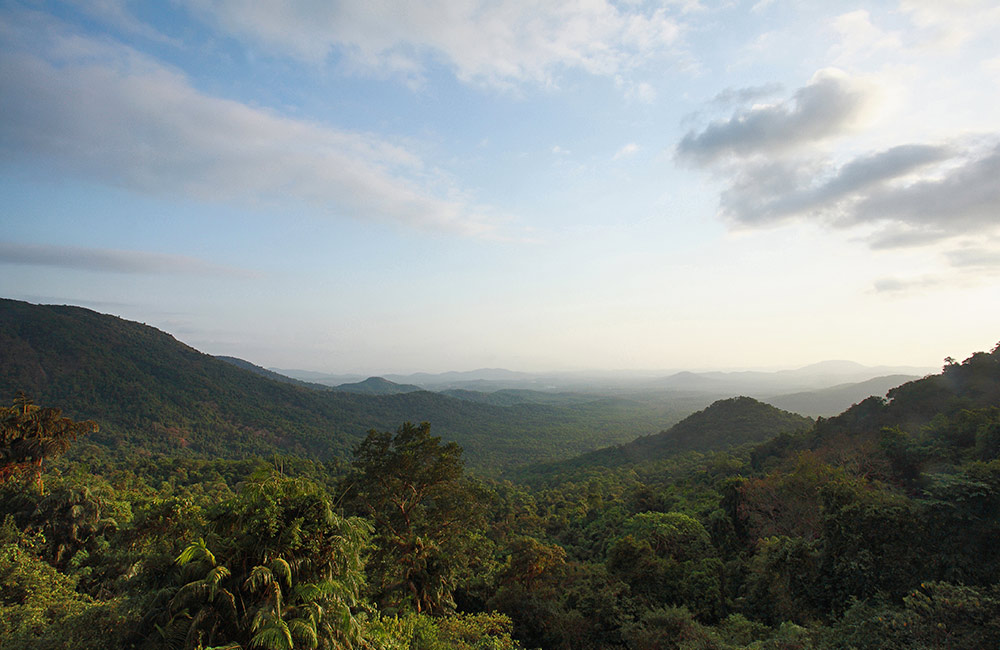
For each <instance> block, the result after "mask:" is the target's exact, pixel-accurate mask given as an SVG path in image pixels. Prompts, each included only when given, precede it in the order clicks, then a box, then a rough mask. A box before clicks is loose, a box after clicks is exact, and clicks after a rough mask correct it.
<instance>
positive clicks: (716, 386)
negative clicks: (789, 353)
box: [649, 361, 932, 406]
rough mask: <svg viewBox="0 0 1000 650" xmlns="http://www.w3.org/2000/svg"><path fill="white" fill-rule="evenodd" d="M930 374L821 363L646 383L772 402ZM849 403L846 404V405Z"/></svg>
mask: <svg viewBox="0 0 1000 650" xmlns="http://www.w3.org/2000/svg"><path fill="white" fill-rule="evenodd" d="M929 372H932V369H930V368H917V367H911V366H864V365H861V364H859V363H855V362H853V361H822V362H820V363H815V364H812V365H809V366H805V367H802V368H796V369H794V370H779V371H776V372H762V371H741V372H679V373H675V374H673V375H670V376H668V377H662V378H660V379H657V380H653V381H651V382H649V383H650V385H654V386H658V387H660V388H662V389H668V390H675V391H677V390H688V391H701V392H705V393H713V394H717V395H751V396H753V397H756V398H757V399H765V400H767V401H768V402H771V398H772V397H774V396H776V395H782V396H784V395H787V394H792V393H802V392H812V391H817V390H824V389H826V388H831V387H834V386H841V385H843V384H848V383H861V382H865V381H869V380H871V379H875V378H877V377H884V376H887V375H907V376H909V377H920V376H923V375H926V374H928V373H929ZM850 404H851V403H850V402H848V403H847V404H846V405H845V406H849V405H850Z"/></svg>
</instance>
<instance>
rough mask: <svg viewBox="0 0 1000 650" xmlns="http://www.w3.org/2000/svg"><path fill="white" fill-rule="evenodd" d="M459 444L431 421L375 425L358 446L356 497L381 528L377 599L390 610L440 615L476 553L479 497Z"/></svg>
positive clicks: (451, 604) (353, 490)
mask: <svg viewBox="0 0 1000 650" xmlns="http://www.w3.org/2000/svg"><path fill="white" fill-rule="evenodd" d="M461 454H462V449H461V447H459V446H458V445H457V444H455V443H454V442H451V443H447V444H442V443H441V439H440V438H438V437H434V436H431V435H430V425H429V424H428V423H426V422H425V423H423V424H421V425H419V426H415V425H413V424H411V423H409V422H407V423H405V424H403V426H401V427H400V428H399V429H398V430H397V431H396V433H395V434H391V433H388V432H378V431H375V430H372V431H370V432H369V433H368V437H367V438H365V440H364V441H363V442H362V443H361V444H360V445H358V447H357V449H356V450H355V458H354V469H355V473H354V474H352V476H351V477H350V482H351V483H350V487H349V488H348V489H349V490H350V491H351V495H350V496H352V497H353V499H354V500H355V501H356V503H357V505H358V507H359V509H360V510H361V511H362V512H363V513H364V514H366V515H367V516H370V517H371V518H372V520H373V521H374V522H375V527H376V550H375V552H374V553H373V555H372V560H371V564H372V569H373V572H374V573H375V574H376V576H377V582H376V584H375V587H376V589H377V597H378V599H379V602H381V603H382V604H383V605H385V606H388V607H391V608H392V609H393V610H400V609H405V608H406V607H412V608H413V609H414V610H415V611H416V612H418V613H419V612H434V613H441V612H444V611H447V610H450V609H452V608H453V607H454V601H453V598H452V594H453V592H454V590H455V588H456V586H457V581H458V580H459V578H460V577H461V575H462V572H463V571H464V570H466V569H467V568H468V566H469V565H470V563H471V562H472V561H473V560H474V559H475V557H476V555H477V550H476V548H477V544H478V541H479V540H478V539H477V537H478V536H477V535H475V533H474V531H475V530H476V529H477V528H478V527H480V526H481V525H482V514H481V512H480V506H479V495H478V494H477V491H476V489H475V487H474V485H473V484H472V483H471V482H470V481H468V480H467V479H465V478H463V475H462V474H463V469H462V460H461Z"/></svg>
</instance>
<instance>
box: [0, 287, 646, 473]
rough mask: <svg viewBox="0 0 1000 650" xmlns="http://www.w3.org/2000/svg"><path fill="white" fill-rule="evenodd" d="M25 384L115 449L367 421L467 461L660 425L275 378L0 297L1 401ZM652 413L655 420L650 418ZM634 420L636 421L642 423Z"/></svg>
mask: <svg viewBox="0 0 1000 650" xmlns="http://www.w3.org/2000/svg"><path fill="white" fill-rule="evenodd" d="M19 392H24V393H25V394H27V395H28V396H29V397H30V398H32V399H33V400H34V401H35V402H36V403H38V404H51V405H58V406H59V407H60V408H62V409H63V410H64V411H65V412H66V413H67V415H70V416H71V417H74V418H86V419H93V420H96V421H97V422H98V424H99V425H100V427H101V430H100V432H99V433H97V434H94V436H93V437H92V438H91V440H93V441H96V442H99V443H102V444H104V445H108V446H113V447H114V446H124V447H129V448H135V449H143V450H148V451H154V452H157V451H164V452H171V453H177V452H182V453H188V454H196V455H204V456H217V457H226V458H232V457H240V456H244V455H246V454H260V455H265V456H267V455H270V454H272V453H274V452H276V451H280V452H288V453H295V454H302V455H307V456H314V457H318V458H321V459H322V458H332V457H346V456H348V455H349V454H350V450H351V449H352V448H353V446H354V445H356V444H357V443H358V442H359V441H360V440H361V439H362V438H363V437H364V435H365V432H366V431H368V430H369V429H372V428H376V429H380V430H395V429H396V428H397V427H398V426H399V425H400V424H401V423H402V422H405V421H413V422H421V421H428V422H431V423H433V425H434V432H435V433H436V434H437V435H441V436H443V437H444V438H445V439H450V440H454V441H456V442H458V443H459V444H461V445H462V446H463V447H464V448H465V450H466V455H465V457H466V460H467V462H468V463H469V465H470V466H472V467H480V468H486V467H489V468H500V467H503V466H509V465H512V464H519V463H524V462H529V461H533V460H538V459H540V458H542V459H544V458H549V459H553V458H559V457H563V458H565V457H569V456H572V455H573V454H576V453H580V452H582V451H585V450H588V449H593V448H595V447H599V446H602V445H607V444H610V443H614V442H617V441H621V440H625V439H629V438H632V437H634V436H635V435H637V433H639V432H641V431H643V430H645V431H649V430H654V429H655V427H656V424H655V421H642V420H639V421H633V422H632V423H631V426H632V428H629V427H628V426H614V421H615V420H616V419H617V418H621V419H624V418H625V417H626V415H624V414H626V413H627V411H628V404H627V403H625V402H624V401H623V403H622V404H620V405H619V407H618V408H617V409H609V408H608V407H607V405H606V404H602V405H600V407H599V408H598V407H594V408H588V407H587V406H586V405H575V406H574V407H573V408H570V407H562V408H560V407H555V406H551V405H541V404H517V405H512V406H509V407H502V406H497V405H492V404H482V403H475V402H471V401H468V400H460V399H455V398H452V397H448V396H445V395H440V394H437V393H431V392H427V391H419V392H409V393H405V394H395V395H366V394H357V393H348V392H340V391H331V390H319V389H312V388H310V387H307V386H302V385H295V384H290V383H287V382H279V381H275V380H273V379H269V378H267V377H264V376H261V375H260V374H258V373H256V372H253V371H251V370H248V369H245V368H241V367H237V366H236V365H234V364H233V363H232V362H231V361H230V362H227V361H222V360H219V359H217V358H215V357H212V356H210V355H207V354H203V353H201V352H199V351H197V350H195V349H194V348H191V347H189V346H187V345H185V344H183V343H181V342H179V341H177V340H176V339H174V338H173V337H172V336H170V335H169V334H166V333H164V332H162V331H160V330H157V329H155V328H152V327H149V326H146V325H143V324H140V323H136V322H132V321H127V320H124V319H121V318H117V317H114V316H108V315H104V314H99V313H97V312H94V311H91V310H88V309H84V308H81V307H69V306H49V305H33V304H29V303H25V302H20V301H14V300H0V400H2V402H3V403H5V404H10V403H11V401H12V400H13V398H14V397H16V395H17V394H18V393H19ZM650 419H651V420H652V418H650ZM636 429H638V431H636Z"/></svg>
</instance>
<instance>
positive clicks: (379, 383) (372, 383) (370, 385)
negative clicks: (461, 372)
mask: <svg viewBox="0 0 1000 650" xmlns="http://www.w3.org/2000/svg"><path fill="white" fill-rule="evenodd" d="M334 390H339V391H344V392H346V393H364V394H366V395H398V394H400V393H414V392H416V391H420V390H423V389H422V388H421V387H420V386H415V385H413V384H397V383H396V382H394V381H389V380H388V379H385V378H383V377H369V378H368V379H365V380H363V381H358V382H352V383H347V384H340V385H339V386H336V387H334Z"/></svg>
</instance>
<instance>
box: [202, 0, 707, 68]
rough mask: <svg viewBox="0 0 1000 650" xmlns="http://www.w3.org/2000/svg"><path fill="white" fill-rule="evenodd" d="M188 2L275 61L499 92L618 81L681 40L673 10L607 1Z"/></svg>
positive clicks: (385, 0) (222, 27) (393, 0)
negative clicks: (578, 72)
mask: <svg viewBox="0 0 1000 650" xmlns="http://www.w3.org/2000/svg"><path fill="white" fill-rule="evenodd" d="M185 2H186V4H187V5H188V6H189V7H190V8H191V9H193V10H194V11H195V13H197V14H198V15H201V16H203V17H204V18H205V19H207V20H209V21H211V22H213V23H214V24H215V25H217V26H218V27H219V28H221V29H222V30H224V31H226V32H228V33H231V34H235V35H237V36H239V37H241V38H248V39H250V40H251V41H252V42H254V43H256V44H258V45H259V46H261V47H263V48H266V49H267V50H269V51H273V52H279V53H282V54H288V55H291V56H295V57H298V58H301V59H306V60H312V61H323V60H326V59H327V58H329V57H330V56H331V55H335V54H339V55H344V56H346V57H347V58H348V59H350V60H351V61H353V62H354V63H355V64H357V65H361V66H364V67H369V68H375V69H380V70H391V71H395V72H401V73H403V74H406V75H411V76H413V75H418V76H419V75H420V74H421V73H422V71H423V70H424V69H425V64H426V61H427V60H428V59H429V58H430V59H437V60H443V61H444V62H445V63H446V64H447V65H448V66H449V67H451V68H452V69H453V70H454V71H455V74H456V75H457V76H458V77H459V78H460V79H462V80H464V81H476V82H482V83H487V84H493V85H500V86H504V85H509V84H511V83H517V82H523V81H530V82H539V83H551V82H552V81H553V75H554V73H555V72H557V71H558V70H560V69H565V68H579V69H582V70H584V71H586V72H589V73H592V74H601V75H613V74H615V73H618V72H620V71H623V70H627V69H629V68H631V67H633V66H635V65H637V64H639V63H641V62H644V61H646V60H648V59H649V58H650V57H652V56H655V55H657V54H659V53H662V52H664V51H665V50H666V49H667V48H668V47H669V46H670V45H671V43H673V42H674V41H675V40H676V39H677V38H678V35H679V33H680V31H681V27H680V24H679V22H678V21H677V19H676V18H674V17H673V16H672V15H671V14H670V13H669V12H668V10H667V9H666V8H662V7H660V8H655V9H651V10H644V9H643V8H642V7H640V6H628V5H622V4H618V3H612V2H610V1H608V0H590V1H586V2H577V1H566V0H563V1H554V2H544V3H538V2H534V1H533V0H499V1H487V0H425V1H417V0H408V1H402V2H400V1H399V0H370V1H368V2H351V1H350V0H340V1H331V2H322V3H317V2H307V1H304V0H303V1H297V2H296V1H291V2H256V3H246V2H241V1H239V0H185ZM686 9H690V8H689V7H686V6H682V7H681V8H680V9H679V11H680V12H681V13H684V11H685V10H686Z"/></svg>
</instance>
